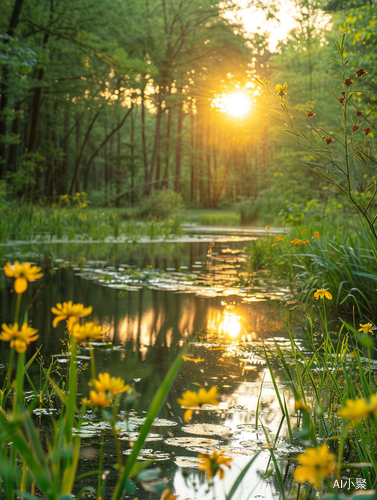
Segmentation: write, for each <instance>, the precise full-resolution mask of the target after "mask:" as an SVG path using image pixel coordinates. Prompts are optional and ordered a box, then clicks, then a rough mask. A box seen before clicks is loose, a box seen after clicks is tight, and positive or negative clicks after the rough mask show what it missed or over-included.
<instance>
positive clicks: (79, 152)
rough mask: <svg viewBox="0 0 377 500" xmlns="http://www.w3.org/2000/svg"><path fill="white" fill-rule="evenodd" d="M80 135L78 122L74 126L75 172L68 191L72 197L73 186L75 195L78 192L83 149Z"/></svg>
mask: <svg viewBox="0 0 377 500" xmlns="http://www.w3.org/2000/svg"><path fill="white" fill-rule="evenodd" d="M80 135H81V123H80V122H79V121H78V122H77V125H76V163H75V172H74V175H73V178H72V183H71V189H70V190H69V194H70V195H72V191H73V185H74V186H75V191H76V193H78V192H79V191H80V163H81V158H82V150H83V147H81V148H80ZM84 142H85V141H84Z"/></svg>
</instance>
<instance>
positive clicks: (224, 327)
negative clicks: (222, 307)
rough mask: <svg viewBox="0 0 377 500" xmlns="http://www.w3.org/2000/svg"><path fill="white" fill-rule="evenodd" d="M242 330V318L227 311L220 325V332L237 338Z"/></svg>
mask: <svg viewBox="0 0 377 500" xmlns="http://www.w3.org/2000/svg"><path fill="white" fill-rule="evenodd" d="M240 332H241V318H240V316H236V315H235V314H233V313H230V312H229V311H225V314H224V317H223V320H222V322H221V323H220V325H219V333H220V334H223V335H224V334H225V335H229V337H232V338H233V339H235V338H236V337H238V335H239V334H240Z"/></svg>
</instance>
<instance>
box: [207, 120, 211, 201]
mask: <svg viewBox="0 0 377 500" xmlns="http://www.w3.org/2000/svg"><path fill="white" fill-rule="evenodd" d="M206 167H207V207H208V208H209V207H210V206H211V182H212V178H211V149H210V125H209V120H208V118H207V134H206Z"/></svg>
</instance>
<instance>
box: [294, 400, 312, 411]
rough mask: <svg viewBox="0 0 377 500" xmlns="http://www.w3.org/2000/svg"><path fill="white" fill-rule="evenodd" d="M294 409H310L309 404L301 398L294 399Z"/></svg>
mask: <svg viewBox="0 0 377 500" xmlns="http://www.w3.org/2000/svg"><path fill="white" fill-rule="evenodd" d="M295 410H296V411H297V410H306V411H309V410H310V406H309V405H307V404H306V403H304V401H303V400H302V399H299V400H296V401H295Z"/></svg>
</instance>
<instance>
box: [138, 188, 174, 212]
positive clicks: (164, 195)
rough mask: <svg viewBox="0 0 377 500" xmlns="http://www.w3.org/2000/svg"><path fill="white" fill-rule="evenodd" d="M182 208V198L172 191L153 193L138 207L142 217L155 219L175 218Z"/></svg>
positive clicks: (165, 190) (164, 190)
mask: <svg viewBox="0 0 377 500" xmlns="http://www.w3.org/2000/svg"><path fill="white" fill-rule="evenodd" d="M182 208H183V202H182V197H181V195H180V194H178V193H176V192H174V191H173V190H172V189H163V190H161V191H154V192H153V193H152V194H151V195H150V196H147V197H145V198H144V200H143V201H142V202H141V204H140V206H139V207H138V212H139V214H140V215H141V216H142V217H151V218H155V219H166V218H168V217H171V218H173V219H174V218H176V217H177V216H178V215H179V213H180V211H181V210H182Z"/></svg>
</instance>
